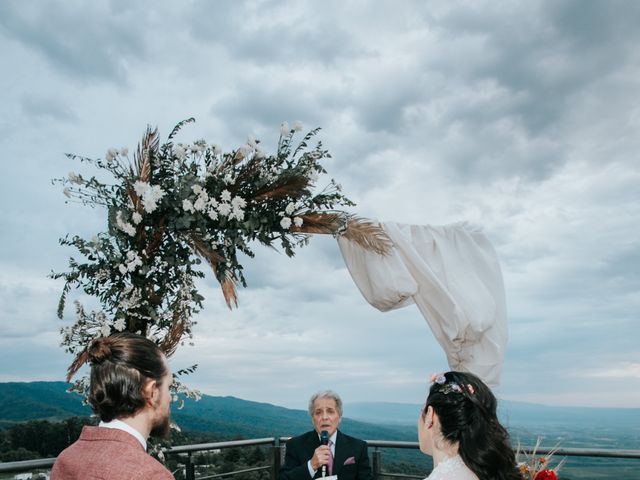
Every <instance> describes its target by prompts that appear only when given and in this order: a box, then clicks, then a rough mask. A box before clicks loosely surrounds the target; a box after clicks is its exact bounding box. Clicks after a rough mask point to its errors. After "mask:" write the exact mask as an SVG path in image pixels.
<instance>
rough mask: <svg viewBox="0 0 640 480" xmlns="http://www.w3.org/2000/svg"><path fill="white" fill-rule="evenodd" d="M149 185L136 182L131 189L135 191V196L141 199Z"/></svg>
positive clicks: (139, 181)
mask: <svg viewBox="0 0 640 480" xmlns="http://www.w3.org/2000/svg"><path fill="white" fill-rule="evenodd" d="M148 185H149V184H148V183H147V182H143V181H141V180H136V181H135V182H134V184H133V189H134V190H135V192H136V194H137V195H138V196H139V197H141V196H142V195H143V194H144V191H145V190H146V189H147V186H148Z"/></svg>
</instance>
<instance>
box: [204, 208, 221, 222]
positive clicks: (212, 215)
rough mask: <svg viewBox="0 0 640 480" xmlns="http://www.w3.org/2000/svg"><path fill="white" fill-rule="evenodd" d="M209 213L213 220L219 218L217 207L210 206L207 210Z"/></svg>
mask: <svg viewBox="0 0 640 480" xmlns="http://www.w3.org/2000/svg"><path fill="white" fill-rule="evenodd" d="M207 214H208V215H209V218H210V219H211V220H217V219H218V212H216V211H215V209H213V208H210V209H209V210H208V211H207Z"/></svg>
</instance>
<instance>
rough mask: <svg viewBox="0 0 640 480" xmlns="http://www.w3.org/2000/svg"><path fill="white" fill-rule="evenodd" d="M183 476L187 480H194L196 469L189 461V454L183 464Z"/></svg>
mask: <svg viewBox="0 0 640 480" xmlns="http://www.w3.org/2000/svg"><path fill="white" fill-rule="evenodd" d="M184 476H185V478H186V479H187V480H196V467H195V465H194V464H193V462H192V461H191V452H189V453H188V454H187V461H186V462H185V463H184Z"/></svg>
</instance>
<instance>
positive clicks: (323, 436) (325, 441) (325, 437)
mask: <svg viewBox="0 0 640 480" xmlns="http://www.w3.org/2000/svg"><path fill="white" fill-rule="evenodd" d="M320 445H327V446H328V445H329V432H327V431H326V430H322V431H321V432H320ZM328 460H329V459H328V458H327V462H324V463H323V464H322V477H323V478H324V477H326V476H327V463H328Z"/></svg>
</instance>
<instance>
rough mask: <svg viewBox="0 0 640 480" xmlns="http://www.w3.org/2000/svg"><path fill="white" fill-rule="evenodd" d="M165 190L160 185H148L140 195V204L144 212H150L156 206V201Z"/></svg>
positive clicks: (162, 195)
mask: <svg viewBox="0 0 640 480" xmlns="http://www.w3.org/2000/svg"><path fill="white" fill-rule="evenodd" d="M164 195H165V192H164V191H163V190H162V188H161V187H160V185H150V186H149V187H148V188H147V189H146V190H145V191H144V194H143V195H142V206H143V207H144V210H145V212H147V213H151V212H153V211H154V210H155V209H156V208H158V201H159V200H160V199H161V198H162V197H164Z"/></svg>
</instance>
